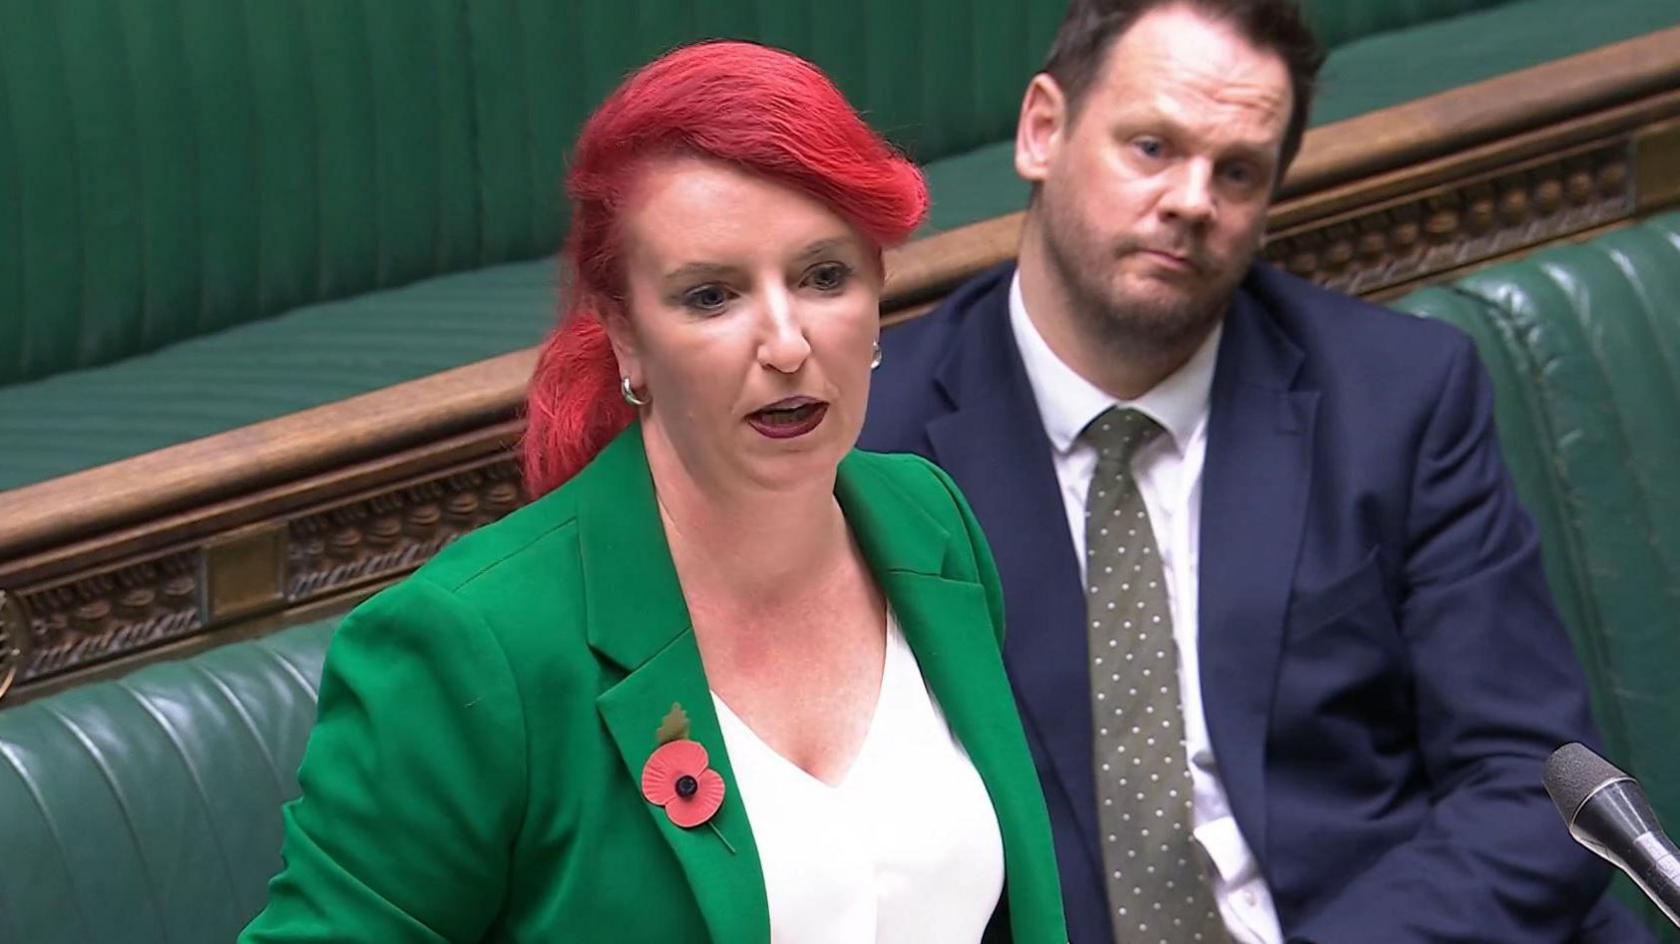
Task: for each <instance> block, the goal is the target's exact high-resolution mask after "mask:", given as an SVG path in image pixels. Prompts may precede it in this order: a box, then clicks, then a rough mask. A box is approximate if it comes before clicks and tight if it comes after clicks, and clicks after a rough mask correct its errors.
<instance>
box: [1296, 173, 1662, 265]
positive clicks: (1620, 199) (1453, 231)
mask: <svg viewBox="0 0 1680 944" xmlns="http://www.w3.org/2000/svg"><path fill="white" fill-rule="evenodd" d="M1629 163H1630V155H1629V144H1628V143H1627V142H1626V141H1621V142H1617V143H1615V144H1612V145H1607V146H1604V147H1600V148H1597V149H1594V150H1590V151H1587V152H1584V153H1578V154H1574V155H1572V156H1569V157H1566V158H1562V159H1550V160H1542V161H1536V162H1532V163H1530V164H1527V165H1523V166H1519V167H1517V168H1514V169H1506V170H1502V171H1500V172H1498V173H1494V174H1487V175H1483V176H1481V177H1476V178H1471V179H1469V180H1466V181H1461V182H1459V183H1457V184H1454V185H1452V186H1445V187H1437V188H1434V189H1432V190H1429V191H1426V192H1424V193H1422V194H1414V195H1410V196H1408V197H1405V198H1402V199H1399V200H1395V201H1391V202H1389V203H1387V204H1383V205H1380V206H1378V207H1376V208H1373V209H1364V210H1361V211H1358V212H1356V213H1352V214H1348V215H1347V216H1345V217H1342V218H1340V219H1334V220H1329V221H1326V220H1314V221H1312V222H1310V223H1307V224H1304V225H1301V226H1297V227H1293V228H1291V229H1290V230H1288V231H1285V232H1282V233H1277V234H1274V235H1273V236H1272V237H1271V239H1270V240H1269V241H1268V243H1267V246H1266V253H1265V254H1266V258H1267V259H1269V260H1271V261H1272V262H1274V263H1276V264H1278V265H1281V266H1284V267H1286V268H1287V269H1288V270H1289V271H1291V272H1293V273H1295V274H1296V275H1300V276H1303V277H1305V278H1309V279H1312V280H1313V281H1315V282H1318V283H1319V284H1321V285H1326V286H1329V287H1331V288H1335V289H1340V290H1342V291H1345V292H1349V293H1351V294H1356V295H1359V294H1368V293H1370V292H1375V291H1378V290H1380V289H1383V288H1387V287H1389V286H1393V285H1400V284H1403V283H1406V282H1412V281H1416V280H1419V279H1425V278H1428V277H1430V276H1432V275H1437V274H1440V273H1443V272H1449V271H1451V270H1453V269H1458V268H1461V267H1463V266H1467V265H1472V264H1474V263H1477V262H1481V261H1483V260H1487V259H1493V258H1497V257H1499V256H1501V255H1504V254H1506V253H1509V252H1512V251H1514V250H1518V249H1522V248H1525V247H1528V246H1536V245H1539V244H1541V243H1545V242H1549V241H1551V240H1555V239H1560V238H1562V237H1565V236H1569V235H1571V234H1574V233H1580V232H1585V231H1587V230H1591V229H1593V228H1595V227H1598V226H1603V225H1605V224H1607V223H1612V222H1615V221H1617V220H1621V219H1626V218H1627V217H1629V216H1631V215H1632V214H1633V211H1634V203H1635V194H1634V187H1633V177H1632V174H1631V173H1630V170H1629Z"/></svg>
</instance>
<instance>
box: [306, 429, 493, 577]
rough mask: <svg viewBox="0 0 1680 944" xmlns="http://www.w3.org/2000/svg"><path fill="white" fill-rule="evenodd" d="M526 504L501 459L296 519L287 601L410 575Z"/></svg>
mask: <svg viewBox="0 0 1680 944" xmlns="http://www.w3.org/2000/svg"><path fill="white" fill-rule="evenodd" d="M521 501H522V496H521V492H520V488H519V469H518V466H517V465H516V464H515V463H514V462H513V460H511V459H499V460H497V461H495V462H494V463H490V464H487V465H484V466H481V467H479V468H476V469H469V470H466V471H462V472H456V473H453V474H450V475H447V476H443V477H441V478H436V479H432V480H430V481H426V482H421V483H419V484H416V485H411V486H408V487H407V488H403V489H401V490H399V491H395V492H391V493H387V494H383V495H378V496H375V497H373V498H368V499H363V500H361V501H355V502H347V503H345V504H342V505H338V506H336V507H333V508H329V509H327V510H325V511H321V512H317V513H315V514H312V515H308V516H306V517H303V518H298V519H294V520H293V521H292V522H291V523H290V530H289V540H288V547H287V550H286V560H285V571H284V577H283V580H282V583H281V588H282V595H283V596H284V598H285V600H286V602H288V603H299V602H302V601H305V600H308V599H310V598H312V597H317V596H321V595H323V594H326V593H330V592H333V591H336V590H341V589H345V588H349V587H353V586H357V585H359V584H365V583H369V582H372V581H375V580H380V579H383V578H387V577H393V576H396V575H399V574H403V573H406V572H408V571H410V570H413V569H414V568H415V567H418V566H419V565H420V564H421V563H423V562H425V560H426V559H427V558H429V557H431V556H432V555H433V554H435V553H437V552H438V550H439V549H441V548H442V547H443V546H444V545H446V544H448V543H449V542H451V541H453V540H455V539H456V538H458V537H460V536H461V535H463V534H466V533H467V532H468V531H471V530H473V529H474V528H477V527H478V526H480V525H483V524H487V523H489V522H491V521H494V520H496V519H497V518H500V517H502V516H503V515H505V514H507V513H508V512H510V511H512V510H513V509H514V508H516V507H518V506H519V504H520V503H521Z"/></svg>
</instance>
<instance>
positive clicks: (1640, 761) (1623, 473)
mask: <svg viewBox="0 0 1680 944" xmlns="http://www.w3.org/2000/svg"><path fill="white" fill-rule="evenodd" d="M1401 306H1402V307H1405V308H1407V309H1409V310H1412V311H1415V312H1418V313H1420V314H1426V315H1429V316H1431V317H1437V318H1442V319H1444V320H1447V321H1451V322H1453V323H1454V324H1458V325H1459V326H1461V327H1463V328H1465V329H1466V330H1468V331H1470V332H1471V334H1472V336H1474V337H1475V339H1476V342H1477V347H1478V348H1479V349H1480V350H1481V353H1482V358H1483V361H1484V362H1485V363H1486V364H1487V366H1488V369H1489V371H1490V372H1491V373H1492V375H1493V378H1494V383H1495V396H1496V412H1497V422H1498V424H1499V430H1500V435H1501V443H1502V445H1503V447H1504V449H1505V453H1506V456H1507V459H1508V461H1509V462H1510V464H1511V466H1512V472H1513V477H1514V478H1515V480H1516V484H1517V488H1518V490H1519V491H1520V492H1521V493H1522V496H1523V499H1524V501H1525V503H1526V505H1527V506H1528V508H1529V509H1530V510H1531V511H1532V512H1533V513H1534V515H1535V518H1536V520H1537V521H1538V522H1539V525H1540V529H1541V532H1542V535H1543V538H1544V554H1545V561H1546V571H1547V576H1548V578H1549V580H1550V583H1551V585H1552V590H1553V592H1554V594H1555V595H1556V596H1557V599H1558V603H1559V606H1560V608H1561V610H1562V612H1563V616H1564V619H1565V621H1566V622H1567V623H1568V625H1569V629H1570V632H1571V635H1572V637H1573V639H1574V642H1575V646H1576V651H1577V652H1578V653H1579V655H1580V657H1581V661H1582V664H1583V665H1584V666H1585V668H1586V670H1587V674H1588V678H1589V680H1590V682H1591V684H1592V688H1593V693H1594V708H1595V710H1596V711H1597V713H1598V718H1599V721H1600V724H1601V725H1602V726H1603V728H1604V734H1605V740H1606V747H1607V749H1608V751H1609V752H1610V755H1611V757H1612V759H1614V760H1615V761H1616V762H1617V763H1618V764H1619V765H1621V766H1622V767H1624V769H1627V770H1629V771H1630V772H1632V773H1633V774H1634V775H1635V776H1637V777H1639V778H1640V779H1641V781H1642V782H1643V783H1644V785H1645V789H1646V791H1647V792H1648V793H1649V794H1650V797H1651V801H1652V803H1653V804H1654V805H1655V807H1656V809H1657V812H1658V814H1659V815H1660V816H1662V817H1663V818H1664V819H1666V820H1667V822H1668V824H1669V825H1670V826H1671V827H1672V826H1674V825H1675V824H1676V823H1677V822H1680V757H1677V756H1676V754H1675V751H1674V731H1675V730H1676V729H1677V728H1680V700H1676V698H1675V697H1674V691H1675V687H1674V683H1673V679H1672V676H1673V672H1674V669H1675V667H1676V666H1680V475H1677V474H1676V470H1680V436H1677V435H1676V430H1680V213H1676V214H1668V215H1665V216H1661V217H1658V218H1655V219H1652V220H1649V221H1647V222H1646V223H1644V224H1643V225H1640V226H1635V227H1630V228H1627V229H1622V230H1618V231H1615V232H1612V233H1609V234H1607V235H1605V236H1603V237H1601V238H1599V239H1597V240H1594V241H1593V242H1591V243H1587V244H1582V245H1571V246H1561V247H1557V248H1553V249H1548V250H1545V251H1543V252H1540V253H1536V254H1535V255H1534V256H1532V257H1529V258H1527V259H1524V260H1521V261H1519V262H1514V263H1509V264H1506V265H1502V266H1498V267H1496V268H1492V269H1488V270H1485V271H1483V272H1480V273H1477V274H1475V275H1472V276H1470V277H1468V278H1465V279H1463V280H1461V281H1459V282H1458V283H1457V284H1456V285H1453V286H1446V287H1438V288H1431V289H1426V290H1424V291H1421V292H1418V293H1415V294H1413V295H1412V296H1410V297H1408V298H1407V299H1405V300H1403V301H1402V302H1401ZM1623 894H1624V897H1626V898H1627V899H1628V900H1629V901H1633V902H1640V903H1642V900H1641V899H1640V898H1639V896H1638V893H1637V892H1632V891H1631V890H1628V889H1624V892H1623ZM1658 923H1659V924H1660V923H1661V922H1660V921H1659V922H1658Z"/></svg>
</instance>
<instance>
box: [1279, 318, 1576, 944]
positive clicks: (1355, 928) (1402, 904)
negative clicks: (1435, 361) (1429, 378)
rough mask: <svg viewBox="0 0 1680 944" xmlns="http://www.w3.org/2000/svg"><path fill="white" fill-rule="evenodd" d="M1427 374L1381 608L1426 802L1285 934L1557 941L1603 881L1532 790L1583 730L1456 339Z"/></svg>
mask: <svg viewBox="0 0 1680 944" xmlns="http://www.w3.org/2000/svg"><path fill="white" fill-rule="evenodd" d="M1445 374H1446V375H1445V379H1444V383H1443V384H1442V386H1441V387H1440V388H1438V389H1439V398H1438V399H1437V400H1436V405H1435V406H1434V408H1433V415H1432V416H1431V417H1430V419H1429V421H1428V423H1427V425H1426V427H1425V430H1424V433H1423V437H1422V441H1421V444H1420V447H1419V449H1418V451H1417V463H1416V468H1415V470H1414V472H1413V475H1412V494H1411V497H1410V520H1409V521H1408V524H1407V535H1408V538H1407V540H1408V546H1407V548H1406V550H1405V558H1404V560H1405V563H1404V570H1403V573H1402V578H1401V579H1402V584H1401V593H1402V595H1401V598H1400V601H1399V606H1398V617H1399V628H1400V632H1401V634H1402V636H1403V639H1404V643H1405V646H1406V650H1407V652H1408V653H1409V655H1410V659H1411V672H1412V673H1413V693H1414V695H1413V697H1414V713H1415V725H1416V731H1417V740H1418V745H1419V750H1420V752H1421V756H1422V760H1423V765H1424V770H1425V774H1426V776H1427V778H1428V780H1429V783H1430V784H1431V788H1432V790H1433V792H1434V795H1435V799H1434V803H1433V806H1432V811H1431V813H1430V815H1429V817H1428V819H1427V820H1426V821H1425V823H1424V824H1423V826H1422V828H1421V829H1419V830H1418V832H1417V834H1416V835H1415V836H1413V837H1412V838H1411V839H1409V840H1408V841H1406V842H1404V843H1401V844H1400V845H1398V846H1395V847H1394V848H1392V849H1391V850H1389V851H1388V852H1387V853H1386V854H1384V855H1383V856H1382V857H1381V858H1380V859H1378V860H1377V861H1376V863H1375V864H1374V865H1373V866H1372V867H1371V868H1370V869H1369V870H1368V871H1366V872H1365V873H1363V874H1362V875H1360V876H1359V877H1357V878H1356V879H1354V880H1353V881H1352V882H1351V883H1350V884H1349V885H1348V886H1347V887H1346V889H1345V891H1344V892H1343V894H1342V895H1340V896H1339V897H1338V898H1337V899H1336V900H1335V901H1333V902H1331V903H1329V905H1328V906H1327V907H1326V908H1325V909H1323V910H1322V911H1320V912H1319V913H1318V914H1316V915H1315V916H1313V917H1312V919H1311V920H1310V921H1308V922H1307V925H1308V927H1306V928H1304V929H1302V933H1301V934H1300V936H1298V937H1297V936H1293V935H1292V936H1291V940H1292V941H1309V942H1313V944H1339V942H1344V941H1360V942H1368V944H1414V942H1415V944H1425V942H1442V941H1467V942H1468V941H1476V942H1492V941H1509V942H1525V944H1527V942H1535V944H1538V942H1547V941H1550V942H1557V944H1561V942H1564V941H1568V940H1571V939H1572V938H1573V936H1574V934H1575V929H1576V925H1577V924H1578V923H1579V921H1580V918H1581V916H1582V915H1583V914H1585V913H1586V911H1587V910H1588V907H1589V905H1590V904H1591V903H1592V902H1593V901H1594V900H1595V899H1596V898H1598V896H1599V895H1600V894H1601V893H1602V892H1603V891H1604V888H1605V885H1606V883H1607V881H1608V879H1609V875H1608V872H1607V869H1606V868H1605V867H1604V865H1603V864H1602V863H1600V862H1598V861H1597V860H1596V859H1594V858H1593V857H1592V856H1591V855H1589V854H1588V853H1586V852H1585V851H1583V850H1582V849H1580V848H1579V847H1578V846H1576V845H1575V843H1574V842H1573V841H1572V840H1571V839H1570V837H1569V835H1568V833H1567V832H1566V831H1565V830H1564V829H1563V828H1562V827H1561V825H1560V824H1559V822H1558V819H1557V814H1556V813H1555V812H1554V811H1553V809H1552V807H1551V802H1550V800H1549V799H1548V798H1547V796H1546V793H1545V790H1544V789H1543V787H1542V783H1541V770H1542V766H1543V764H1544V761H1545V759H1546V757H1548V756H1549V755H1550V753H1551V751H1552V750H1553V749H1554V748H1556V747H1557V746H1558V745H1559V744H1562V743H1564V742H1566V741H1571V740H1586V741H1588V742H1589V743H1591V742H1592V741H1593V740H1595V739H1596V731H1595V728H1594V725H1593V722H1592V718H1591V714H1590V709H1589V707H1588V699H1587V688H1586V681H1585V678H1584V676H1583V674H1582V672H1581V670H1580V667H1579V665H1578V663H1577V661H1576V659H1575V655H1574V651H1573V649H1572V647H1571V644H1570V642H1569V639H1568V637H1567V635H1566V634H1565V633H1564V630H1563V627H1562V624H1561V622H1560V621H1559V619H1558V617H1557V615H1556V612H1555V610H1554V608H1553V605H1552V602H1551V597H1550V594H1549V591H1548V589H1547V587H1546V581H1545V577H1544V574H1543V572H1542V570H1541V565H1540V554H1539V539H1538V534H1537V531H1536V529H1535V527H1534V525H1533V524H1532V522H1531V521H1530V519H1529V518H1528V515H1527V514H1526V512H1524V511H1523V510H1522V508H1521V507H1520V506H1519V503H1518V501H1517V497H1516V492H1515V490H1514V488H1513V486H1512V485H1511V482H1510V477H1509V475H1508V474H1507V472H1506V468H1505V464H1504V461H1503V459H1502V457H1501V455H1500V452H1499V446H1498V443H1497V440H1496V437H1495V434H1494V427H1493V401H1492V393H1491V389H1490V384H1489V382H1488V380H1487V378H1486V375H1485V373H1484V372H1483V370H1482V368H1481V365H1480V362H1479V361H1478V360H1477V359H1476V355H1475V352H1474V349H1473V348H1472V347H1471V345H1470V344H1469V342H1468V341H1465V342H1464V343H1463V344H1462V345H1461V347H1460V348H1459V349H1458V351H1457V356H1456V357H1455V358H1454V359H1453V362H1452V364H1451V366H1450V367H1449V368H1448V369H1447V370H1446V372H1445Z"/></svg>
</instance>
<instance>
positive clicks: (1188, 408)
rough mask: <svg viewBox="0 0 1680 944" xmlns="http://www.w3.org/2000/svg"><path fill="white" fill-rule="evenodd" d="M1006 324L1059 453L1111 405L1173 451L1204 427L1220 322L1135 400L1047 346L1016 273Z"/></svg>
mask: <svg viewBox="0 0 1680 944" xmlns="http://www.w3.org/2000/svg"><path fill="white" fill-rule="evenodd" d="M1009 324H1010V327H1011V329H1013V330H1014V332H1015V347H1016V348H1017V349H1018V350H1020V352H1021V360H1022V362H1023V363H1024V364H1025V366H1026V369H1027V381H1028V383H1029V384H1031V386H1032V392H1033V397H1034V399H1036V400H1037V401H1038V412H1039V415H1040V417H1042V419H1043V421H1044V431H1045V433H1046V434H1048V435H1049V437H1050V444H1051V445H1052V446H1054V447H1055V449H1056V451H1057V452H1058V453H1061V454H1063V455H1065V454H1067V453H1068V452H1069V451H1071V450H1072V449H1073V447H1074V444H1075V443H1076V442H1077V441H1078V439H1079V434H1080V432H1081V431H1083V430H1084V429H1085V427H1086V426H1088V425H1090V422H1091V421H1092V420H1094V419H1096V418H1097V416H1098V415H1099V414H1101V413H1102V412H1103V411H1104V410H1106V409H1108V408H1109V407H1112V406H1120V407H1129V408H1131V409H1135V410H1137V411H1139V412H1141V413H1143V414H1144V415H1145V416H1148V417H1149V418H1150V419H1152V420H1154V421H1155V422H1157V423H1160V424H1161V427H1162V428H1163V429H1165V430H1166V431H1167V435H1168V436H1170V437H1171V438H1172V443H1173V447H1174V448H1175V449H1177V450H1178V451H1179V452H1183V451H1184V449H1185V448H1186V446H1188V444H1189V442H1190V439H1191V437H1193V436H1194V435H1195V434H1196V432H1197V431H1198V430H1199V429H1200V428H1201V427H1202V426H1203V425H1204V424H1205V423H1206V422H1207V415H1208V399H1209V396H1210V394H1211V392H1212V390H1213V368H1214V364H1215V362H1216V361H1217V360H1218V356H1219V337H1220V335H1221V334H1223V333H1224V321H1223V319H1221V321H1220V322H1219V323H1218V324H1216V325H1214V328H1213V330H1212V331H1210V332H1208V336H1207V338H1206V339H1205V340H1203V341H1202V344H1201V346H1200V347H1198V348H1197V349H1196V353H1195V354H1192V355H1191V356H1190V359H1189V360H1188V361H1185V362H1184V365H1183V366H1181V367H1179V369H1178V370H1175V371H1173V372H1172V373H1171V374H1170V375H1168V376H1167V378H1166V379H1164V380H1162V381H1161V382H1160V383H1158V384H1156V385H1155V386H1154V387H1152V388H1151V389H1150V390H1149V391H1148V392H1147V393H1145V394H1144V395H1143V396H1141V397H1138V398H1137V399H1135V400H1129V401H1128V400H1117V399H1115V398H1114V397H1111V396H1109V395H1108V394H1106V393H1104V392H1103V391H1101V390H1099V389H1098V388H1097V387H1096V386H1095V385H1094V384H1092V383H1091V382H1090V381H1088V380H1086V379H1085V378H1084V377H1081V376H1079V374H1078V373H1076V372H1075V371H1074V369H1073V368H1071V367H1069V366H1068V365H1067V364H1066V363H1065V362H1064V361H1063V360H1062V359H1061V358H1059V357H1057V356H1056V352H1054V351H1052V350H1050V345H1049V343H1048V342H1046V341H1045V340H1044V336H1043V335H1041V334H1039V333H1038V328H1037V327H1036V326H1035V325H1034V324H1033V323H1032V319H1031V318H1029V317H1027V304H1026V300H1025V299H1024V298H1023V297H1022V295H1021V273H1020V272H1019V271H1017V272H1016V273H1015V275H1014V277H1013V278H1012V279H1011V280H1010V283H1009Z"/></svg>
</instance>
